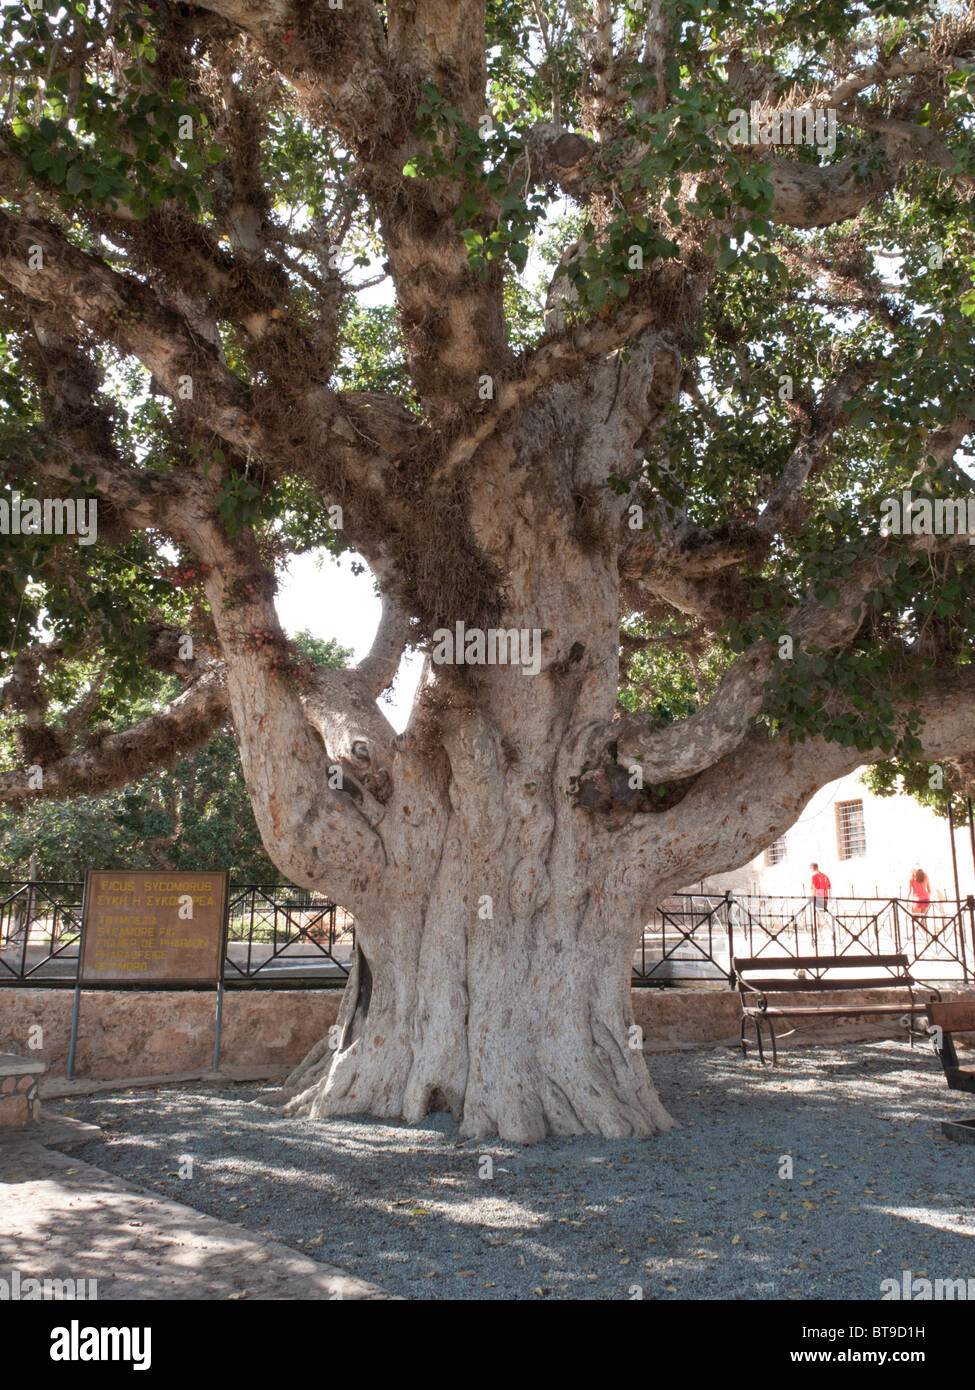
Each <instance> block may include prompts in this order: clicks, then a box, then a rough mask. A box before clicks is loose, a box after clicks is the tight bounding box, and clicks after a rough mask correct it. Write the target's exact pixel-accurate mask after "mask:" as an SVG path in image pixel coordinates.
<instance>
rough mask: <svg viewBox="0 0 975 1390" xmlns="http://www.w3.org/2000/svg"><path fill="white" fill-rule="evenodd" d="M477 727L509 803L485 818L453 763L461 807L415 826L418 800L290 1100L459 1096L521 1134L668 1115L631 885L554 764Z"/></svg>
mask: <svg viewBox="0 0 975 1390" xmlns="http://www.w3.org/2000/svg"><path fill="white" fill-rule="evenodd" d="M465 722H467V721H465ZM469 731H470V734H471V743H472V746H474V745H476V743H477V741H478V739H481V740H482V741H483V743H484V744H485V745H487V746H486V747H482V748H481V749H480V750H479V751H480V753H481V754H482V757H483V759H484V761H485V762H486V763H488V766H482V768H481V775H482V777H483V778H484V780H490V781H492V782H496V785H497V790H498V795H499V797H500V798H502V799H503V800H504V802H505V803H506V804H507V806H508V808H509V814H508V815H507V816H503V815H497V816H496V817H495V818H494V820H493V822H492V823H487V822H485V821H484V820H481V819H479V818H478V814H477V813H478V811H479V810H480V806H479V804H478V803H479V794H478V790H477V788H476V787H472V786H470V784H467V785H466V786H465V785H464V783H463V781H462V780H461V779H459V778H458V777H457V776H456V772H454V774H453V775H452V780H451V799H452V800H453V801H454V802H456V807H455V808H452V809H451V810H450V811H449V812H447V813H446V814H432V815H430V816H429V819H428V820H427V823H426V824H423V823H420V824H417V825H416V826H413V825H412V821H413V819H414V818H416V819H418V820H422V817H423V812H422V811H420V810H419V808H416V807H413V808H411V816H410V820H411V827H410V833H409V834H408V835H404V836H403V843H402V853H403V855H404V859H403V861H402V862H401V863H397V862H395V861H394V862H391V863H390V866H389V878H388V883H387V886H386V891H385V892H384V893H382V894H380V895H378V896H377V900H376V901H375V903H374V904H372V903H370V906H369V907H368V908H367V909H364V910H363V911H362V912H360V914H359V915H358V917H357V922H356V933H357V939H356V955H355V963H354V969H353V973H352V977H351V979H350V981H349V984H348V986H347V988H346V994H345V998H344V1000H343V1003H342V1009H341V1013H340V1015H339V1022H338V1026H337V1028H336V1029H335V1030H334V1031H333V1033H332V1035H331V1036H330V1037H329V1038H328V1039H325V1040H324V1041H323V1043H322V1044H320V1045H319V1047H318V1048H316V1049H315V1050H314V1051H313V1052H312V1054H311V1055H310V1056H309V1057H308V1058H307V1059H306V1061H305V1062H304V1063H303V1064H302V1065H301V1066H300V1067H299V1068H298V1069H297V1071H296V1072H295V1073H293V1075H292V1076H291V1077H289V1079H288V1082H287V1083H286V1084H287V1087H288V1089H289V1091H290V1092H292V1093H293V1099H292V1100H291V1101H290V1105H289V1111H290V1113H297V1114H307V1115H310V1116H311V1118H313V1119H318V1118H321V1117H323V1116H326V1115H341V1114H346V1113H352V1112H367V1113H370V1114H374V1115H385V1116H390V1117H394V1118H399V1117H404V1118H405V1119H407V1120H411V1121H414V1120H419V1119H421V1118H422V1117H423V1115H425V1114H426V1113H427V1112H428V1111H429V1110H441V1109H446V1110H450V1111H451V1113H452V1114H453V1115H454V1116H455V1118H456V1119H458V1120H459V1121H460V1122H461V1131H462V1133H464V1134H468V1135H473V1136H478V1135H484V1134H489V1133H497V1134H501V1135H503V1136H504V1137H506V1138H509V1139H513V1140H516V1141H518V1142H523V1143H531V1142H534V1141H536V1140H538V1139H541V1138H544V1136H545V1135H546V1134H551V1133H554V1134H582V1133H590V1134H602V1135H605V1136H607V1137H613V1138H619V1137H623V1136H626V1135H631V1134H649V1133H653V1132H654V1131H657V1130H662V1129H667V1128H669V1127H670V1123H671V1122H670V1120H669V1118H668V1116H667V1114H666V1111H665V1110H664V1108H663V1106H662V1105H661V1103H660V1101H659V1100H658V1098H657V1095H656V1092H655V1091H654V1089H653V1086H652V1084H651V1082H650V1079H649V1076H648V1074H647V1069H646V1065H645V1063H644V1060H643V1053H642V1050H641V1038H640V1033H639V1030H638V1029H636V1028H635V1027H634V1026H633V1016H632V1010H631V1004H630V974H631V966H632V959H633V951H634V946H635V944H636V941H637V939H638V936H639V932H640V930H641V927H642V916H641V914H640V911H639V909H638V908H637V906H636V903H635V901H634V897H635V895H634V894H633V893H632V892H630V893H629V894H627V893H626V892H625V891H624V890H623V888H622V885H620V884H618V883H614V882H612V881H611V880H608V879H607V878H606V876H605V875H604V874H603V873H602V872H601V871H600V866H599V862H598V857H597V856H596V855H595V854H594V852H593V843H592V840H593V837H592V834H591V831H590V827H589V824H588V820H587V817H586V815H585V813H584V812H583V811H582V810H581V809H580V808H578V807H574V806H572V805H571V804H570V802H569V800H568V798H567V797H564V796H563V798H562V800H563V802H564V804H563V805H561V806H560V805H558V804H556V805H553V804H552V800H553V798H552V796H551V788H552V787H553V786H554V785H557V783H558V779H557V778H556V779H553V778H551V777H549V778H548V779H547V780H546V781H545V782H544V783H540V784H538V785H536V786H534V787H533V788H532V789H531V790H527V789H526V786H525V781H526V772H529V773H530V772H532V771H534V772H535V774H536V776H540V775H541V770H540V769H537V768H532V767H527V768H526V767H523V766H522V765H521V763H520V762H519V763H518V764H516V765H514V766H511V767H509V768H508V769H507V770H506V771H505V770H502V768H501V766H500V763H499V762H497V761H495V760H494V756H495V750H494V748H493V747H492V746H491V740H490V739H489V738H487V737H486V736H485V734H484V731H483V728H479V727H478V721H477V719H476V716H474V717H473V718H472V719H471V720H470V721H469ZM528 780H531V779H528ZM480 785H481V787H482V788H483V782H481V784H480ZM472 811H473V812H474V815H471V814H470V812H472ZM643 897H644V894H643V893H641V894H640V895H639V898H640V899H641V900H642V899H643ZM628 898H629V901H628V900H627V899H628Z"/></svg>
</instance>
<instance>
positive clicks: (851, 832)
mask: <svg viewBox="0 0 975 1390" xmlns="http://www.w3.org/2000/svg"><path fill="white" fill-rule="evenodd" d="M836 845H837V849H838V851H839V856H840V858H841V859H856V858H858V857H859V856H860V855H863V854H866V852H867V831H866V827H865V826H864V823H863V802H862V801H840V802H837V806H836Z"/></svg>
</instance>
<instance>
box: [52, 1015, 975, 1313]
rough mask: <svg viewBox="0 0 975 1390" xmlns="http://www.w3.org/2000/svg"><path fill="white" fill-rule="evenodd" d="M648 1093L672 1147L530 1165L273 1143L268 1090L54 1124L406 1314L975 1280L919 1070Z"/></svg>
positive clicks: (857, 1065)
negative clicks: (77, 1129)
mask: <svg viewBox="0 0 975 1390" xmlns="http://www.w3.org/2000/svg"><path fill="white" fill-rule="evenodd" d="M651 1070H652V1073H653V1076H654V1078H655V1081H656V1083H657V1086H658V1089H659V1091H660V1093H661V1097H662V1099H663V1101H664V1103H665V1104H666V1105H667V1107H668V1108H669V1110H670V1113H671V1114H672V1115H673V1116H674V1118H675V1119H677V1120H678V1121H679V1122H680V1126H681V1127H680V1128H679V1129H675V1130H673V1131H672V1132H671V1133H669V1134H667V1135H662V1136H657V1137H655V1138H651V1139H645V1140H635V1139H629V1140H602V1139H589V1138H583V1139H548V1140H546V1141H545V1142H544V1143H541V1144H537V1145H535V1146H533V1147H531V1148H518V1147H517V1146H514V1145H511V1144H505V1143H499V1142H497V1141H490V1142H485V1141H483V1140H482V1141H478V1142H473V1141H468V1140H460V1139H458V1137H457V1128H456V1126H455V1125H454V1123H453V1122H452V1121H451V1120H450V1118H449V1117H447V1116H444V1115H436V1116H430V1117H428V1119H427V1120H426V1121H424V1122H423V1123H422V1124H420V1125H416V1126H412V1127H406V1126H402V1125H399V1126H397V1125H390V1124H386V1123H382V1122H379V1121H373V1120H361V1119H355V1120H331V1121H328V1122H327V1123H318V1124H311V1123H309V1122H308V1121H304V1120H289V1119H282V1118H281V1117H279V1116H277V1115H276V1114H274V1112H272V1111H269V1110H268V1109H267V1108H266V1107H265V1106H264V1105H261V1104H256V1103H255V1100H256V1098H257V1097H258V1096H259V1095H260V1094H262V1091H261V1090H260V1089H255V1087H254V1086H241V1085H238V1086H229V1087H215V1086H208V1085H203V1084H199V1085H183V1086H167V1087H160V1088H159V1089H158V1090H153V1091H146V1090H139V1091H126V1092H122V1093H119V1094H111V1093H109V1094H106V1093H103V1094H100V1095H97V1096H93V1097H91V1098H90V1099H78V1098H72V1099H71V1100H68V1101H60V1102H52V1103H49V1104H47V1105H45V1110H46V1111H48V1113H61V1114H69V1115H75V1116H77V1117H78V1118H79V1119H83V1120H90V1121H94V1122H95V1123H97V1124H99V1125H101V1126H102V1128H103V1130H104V1131H105V1137H104V1140H102V1141H98V1142H93V1143H90V1144H88V1145H86V1146H85V1147H84V1148H83V1149H81V1150H79V1151H78V1152H79V1156H80V1157H82V1158H84V1159H86V1160H87V1161H88V1162H90V1163H95V1164H98V1165H99V1166H100V1167H103V1168H106V1169H108V1170H109V1171H111V1172H113V1173H117V1174H119V1175H121V1176H122V1177H125V1178H128V1179H129V1180H131V1181H134V1182H136V1183H139V1184H141V1185H143V1186H145V1187H148V1188H151V1189H153V1190H155V1191H159V1192H163V1193H166V1194H167V1195H168V1196H170V1197H174V1198H177V1199H178V1200H180V1201H183V1202H186V1203H187V1204H189V1205H190V1206H193V1207H196V1208H198V1209H199V1210H200V1211H204V1212H207V1213H209V1214H211V1215H214V1216H219V1217H222V1218H223V1219H225V1220H227V1221H232V1222H239V1223H241V1224H242V1225H244V1226H247V1227H251V1228H252V1229H254V1230H256V1231H259V1232H261V1233H262V1234H268V1235H272V1236H274V1237H275V1238H276V1239H278V1240H280V1241H283V1242H284V1243H285V1244H287V1245H290V1246H293V1247H294V1248H295V1249H297V1250H300V1251H302V1252H303V1253H305V1254H306V1255H311V1256H313V1257H314V1258H316V1259H318V1260H322V1261H324V1262H326V1263H329V1264H333V1265H337V1266H338V1267H339V1268H340V1269H344V1270H346V1271H347V1272H348V1273H350V1274H354V1275H357V1276H358V1277H360V1278H362V1279H366V1280H370V1281H372V1282H374V1283H376V1284H379V1285H381V1286H382V1287H383V1288H385V1289H387V1290H388V1291H389V1292H391V1293H397V1294H402V1295H404V1296H406V1297H408V1298H427V1299H451V1298H453V1299H469V1298H480V1299H492V1298H497V1299H525V1298H528V1299H530V1298H545V1297H548V1298H573V1299H577V1298H597V1299H626V1298H637V1297H642V1298H647V1299H649V1298H654V1299H684V1298H723V1299H727V1298H742V1299H767V1298H774V1299H800V1300H801V1299H809V1298H833V1299H876V1298H878V1297H880V1294H881V1288H880V1281H881V1280H882V1279H885V1278H895V1279H897V1280H900V1279H901V1277H902V1271H903V1270H911V1271H912V1272H913V1274H914V1275H915V1276H922V1275H923V1276H926V1277H928V1278H930V1279H935V1278H940V1279H948V1278H959V1277H960V1278H965V1279H975V1210H973V1205H975V1196H973V1194H975V1146H970V1145H966V1144H956V1143H949V1142H948V1141H946V1140H944V1139H943V1138H942V1136H941V1134H940V1125H939V1122H940V1120H941V1119H943V1118H948V1117H951V1116H956V1117H958V1116H961V1115H963V1114H971V1113H972V1110H973V1104H972V1101H971V1099H970V1098H969V1097H966V1096H964V1095H956V1094H952V1093H950V1092H947V1091H946V1089H945V1086H944V1081H943V1079H942V1076H941V1070H940V1068H939V1067H938V1064H937V1062H936V1060H935V1058H934V1057H933V1056H932V1055H931V1053H930V1050H929V1049H928V1048H927V1047H920V1048H918V1049H916V1050H915V1051H914V1052H913V1053H912V1052H911V1051H910V1049H909V1047H908V1046H907V1044H906V1043H897V1042H884V1043H873V1044H864V1043H857V1044H852V1045H847V1046H844V1047H832V1048H830V1047H817V1048H803V1049H801V1050H795V1051H792V1052H789V1053H786V1054H785V1055H784V1057H783V1059H782V1061H781V1063H780V1065H779V1067H778V1069H777V1071H775V1072H774V1073H773V1072H771V1071H770V1070H766V1071H763V1070H761V1069H760V1068H759V1066H758V1064H757V1062H755V1061H754V1060H751V1059H749V1060H748V1061H747V1062H743V1061H742V1059H741V1058H740V1056H739V1055H738V1054H737V1053H735V1052H731V1051H728V1050H727V1049H720V1050H717V1051H714V1052H706V1053H691V1052H685V1053H682V1054H658V1055H656V1056H654V1057H652V1058H651ZM786 1155H788V1156H790V1157H791V1160H792V1168H793V1173H792V1176H791V1178H790V1177H789V1176H787V1175H783V1176H780V1172H781V1173H783V1174H786V1170H787V1167H788V1165H787V1164H785V1163H783V1161H782V1160H783V1156H786ZM187 1156H189V1157H191V1158H192V1160H193V1166H192V1176H181V1175H180V1173H181V1165H182V1170H183V1172H186V1171H187V1167H186V1164H185V1162H184V1160H185V1158H186V1157H187ZM485 1158H490V1159H491V1160H492V1163H493V1176H492V1177H490V1178H488V1177H487V1176H482V1174H484V1173H485V1172H486V1170H487V1168H488V1166H489V1165H487V1164H486V1163H485V1162H484V1160H485Z"/></svg>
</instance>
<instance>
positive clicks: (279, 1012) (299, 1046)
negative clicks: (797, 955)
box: [0, 987, 975, 1083]
mask: <svg viewBox="0 0 975 1390" xmlns="http://www.w3.org/2000/svg"><path fill="white" fill-rule="evenodd" d="M942 994H943V995H944V997H945V998H952V999H973V1000H975V988H973V987H969V988H967V989H962V988H956V987H952V988H946V989H943V990H942ZM794 997H795V996H784V995H783V996H776V995H774V994H772V995H770V996H769V999H770V1001H771V1002H779V1001H781V1000H785V999H788V998H793V999H794ZM846 997H848V998H850V999H851V1000H855V1001H857V1002H862V1003H865V1002H867V1001H868V1000H869V1002H871V1003H883V1002H887V1001H899V1000H900V999H901V998H902V997H903V996H902V994H901V992H900V991H892V990H875V991H872V992H870V993H869V994H868V993H866V992H864V991H860V992H857V993H856V994H851V995H850V996H846ZM73 998H74V995H73V992H72V991H71V990H69V989H10V988H7V989H3V988H0V1051H8V1052H16V1053H20V1054H22V1055H26V1056H28V1057H31V1058H36V1059H38V1060H41V1061H45V1062H47V1063H48V1073H47V1077H48V1082H49V1083H50V1081H51V1080H52V1079H54V1078H59V1077H64V1076H65V1075H66V1074H67V1065H68V1046H69V1042H70V1038H71V1009H72V1002H73ZM340 998H341V991H340V990H337V989H335V990H297V989H296V990H227V991H226V993H225V994H224V1006H223V1031H222V1038H221V1047H220V1063H221V1067H227V1068H228V1069H231V1068H238V1069H243V1068H249V1069H252V1070H257V1069H261V1068H265V1069H267V1070H269V1071H271V1070H273V1069H275V1068H277V1069H280V1068H282V1067H287V1068H290V1067H292V1066H294V1065H295V1064H296V1063H297V1062H300V1061H301V1059H302V1057H304V1055H305V1054H306V1052H308V1050H309V1049H310V1048H311V1047H312V1046H313V1045H314V1044H315V1043H316V1042H317V1041H318V1040H319V1038H321V1037H323V1036H324V1035H325V1034H326V1033H327V1032H328V1030H329V1028H330V1027H331V1026H332V1024H333V1023H334V1022H335V1018H336V1015H337V1013H338V1006H339V1000H340ZM803 1002H804V1003H810V1004H813V1003H816V1004H818V1003H834V1004H835V1003H836V1002H837V1001H836V995H817V994H808V995H806V996H804V999H803ZM215 1009H216V995H215V994H213V993H197V992H190V991H185V992H184V991H171V992H169V993H162V992H158V993H149V992H146V993H129V992H126V991H123V990H115V991H111V990H105V991H101V990H99V991H92V992H89V993H83V994H82V999H81V1023H80V1027H79V1030H78V1051H77V1056H76V1059H75V1076H76V1077H78V1078H84V1079H86V1080H92V1081H98V1080H104V1081H110V1080H114V1079H121V1078H123V1077H152V1076H168V1075H173V1074H175V1073H180V1074H185V1073H198V1072H205V1071H209V1070H210V1067H211V1065H212V1061H213V1025H214V1015H215ZM633 1016H634V1019H635V1021H636V1023H637V1024H639V1026H640V1027H641V1028H642V1029H643V1037H644V1050H645V1051H646V1052H671V1051H679V1050H680V1049H682V1048H693V1047H714V1046H717V1045H719V1044H722V1043H726V1042H727V1043H732V1042H733V1043H737V1040H738V1020H739V1017H740V1013H739V1004H738V996H737V994H735V993H733V992H732V991H730V990H696V989H662V990H661V989H635V990H633ZM37 1024H39V1025H40V1027H41V1030H42V1042H43V1045H42V1046H41V1047H40V1048H36V1049H35V1048H31V1047H30V1046H29V1040H30V1037H31V1029H32V1027H33V1026H34V1025H37ZM749 1036H751V1033H749ZM903 1036H904V1034H903V1030H902V1029H900V1028H899V1027H898V1019H897V1018H896V1017H893V1018H884V1019H864V1020H857V1019H855V1018H853V1019H827V1020H823V1021H822V1022H818V1023H816V1024H815V1026H813V1021H812V1020H810V1019H800V1020H799V1030H798V1031H797V1032H796V1033H795V1034H794V1035H793V1036H792V1037H790V1038H788V1039H787V1040H786V1041H785V1043H784V1044H783V1046H784V1047H788V1046H790V1045H796V1044H799V1045H801V1044H802V1043H804V1042H817V1041H823V1040H824V1039H830V1040H835V1041H837V1042H841V1041H851V1040H854V1039H876V1038H886V1037H903Z"/></svg>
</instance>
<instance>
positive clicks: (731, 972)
mask: <svg viewBox="0 0 975 1390" xmlns="http://www.w3.org/2000/svg"><path fill="white" fill-rule="evenodd" d="M724 899H725V908H724V919H725V922H726V924H727V927H728V988H729V989H734V987H735V924H734V922H733V921H732V918H731V893H730V891H729V889H727V888H726V889H725V890H724Z"/></svg>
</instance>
